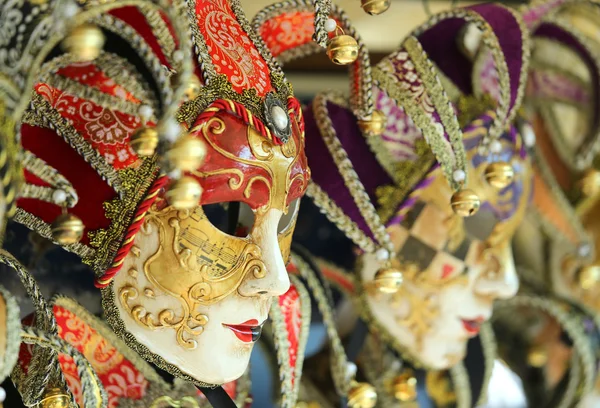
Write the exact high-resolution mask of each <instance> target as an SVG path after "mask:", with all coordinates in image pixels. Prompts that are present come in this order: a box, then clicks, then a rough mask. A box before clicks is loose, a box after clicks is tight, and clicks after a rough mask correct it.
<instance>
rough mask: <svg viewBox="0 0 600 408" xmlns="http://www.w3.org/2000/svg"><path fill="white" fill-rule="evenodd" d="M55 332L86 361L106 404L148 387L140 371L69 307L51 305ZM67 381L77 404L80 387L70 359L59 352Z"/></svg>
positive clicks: (136, 396) (136, 395)
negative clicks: (102, 388)
mask: <svg viewBox="0 0 600 408" xmlns="http://www.w3.org/2000/svg"><path fill="white" fill-rule="evenodd" d="M54 316H55V317H56V323H57V325H58V335H59V336H60V337H61V338H63V339H64V340H66V341H68V342H69V343H70V344H71V345H72V346H74V347H75V348H76V349H77V350H79V352H81V353H82V354H83V356H84V357H85V358H86V359H87V360H88V361H89V362H90V364H91V365H92V367H93V368H94V370H95V371H96V374H98V377H99V378H100V381H102V384H103V385H104V388H105V390H106V393H107V394H108V401H109V402H108V406H109V407H116V406H118V405H119V400H120V399H121V398H125V399H132V400H138V399H141V398H142V397H143V396H144V395H145V393H146V389H147V388H148V381H147V380H146V379H145V378H144V375H143V374H142V373H140V371H139V370H138V369H137V368H136V367H135V365H134V364H133V363H132V362H131V361H129V360H127V359H126V358H125V357H124V356H123V354H122V353H120V352H119V350H117V349H116V348H115V346H114V345H112V344H111V343H110V342H109V341H108V340H107V339H105V338H104V337H102V336H101V335H100V334H99V333H98V332H97V331H96V330H95V329H93V328H92V327H91V326H90V325H89V324H88V323H87V322H85V321H84V320H83V319H81V318H80V317H79V316H77V315H75V314H74V313H73V312H71V311H70V310H67V309H65V308H63V307H60V306H56V305H55V306H54ZM59 362H60V366H61V369H62V371H63V373H64V375H65V379H66V380H67V384H68V385H69V388H70V390H71V392H72V393H73V395H74V396H75V399H76V400H77V402H78V403H79V405H82V404H83V399H82V388H81V382H80V380H79V376H78V375H77V367H76V366H75V363H74V361H73V359H72V358H71V357H69V356H66V355H62V354H61V355H59Z"/></svg>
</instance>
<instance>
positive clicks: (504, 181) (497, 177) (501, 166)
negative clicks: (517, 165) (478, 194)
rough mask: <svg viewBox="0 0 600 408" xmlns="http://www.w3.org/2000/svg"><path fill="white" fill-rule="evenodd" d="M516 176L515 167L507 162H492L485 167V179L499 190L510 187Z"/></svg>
mask: <svg viewBox="0 0 600 408" xmlns="http://www.w3.org/2000/svg"><path fill="white" fill-rule="evenodd" d="M514 178H515V171H514V169H513V167H512V166H511V165H510V164H508V163H506V162H495V163H491V164H490V165H488V166H487V167H486V168H485V179H486V180H487V182H488V184H489V185H490V186H492V187H494V188H496V189H498V190H501V189H503V188H505V187H508V186H509V185H510V183H512V182H513V179H514Z"/></svg>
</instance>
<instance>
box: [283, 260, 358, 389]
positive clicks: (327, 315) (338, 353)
mask: <svg viewBox="0 0 600 408" xmlns="http://www.w3.org/2000/svg"><path fill="white" fill-rule="evenodd" d="M292 263H293V264H294V265H296V267H297V268H298V271H299V272H300V275H301V276H302V278H304V279H305V280H306V283H307V285H308V289H309V290H310V291H311V293H312V295H313V297H314V299H315V300H316V303H317V308H318V309H319V312H320V313H321V316H322V318H323V324H324V325H325V329H326V331H327V336H328V337H329V344H330V347H331V353H332V357H331V373H332V377H333V382H334V384H335V388H336V391H337V393H338V395H339V396H340V397H346V396H347V395H348V391H349V389H350V382H351V380H352V378H348V376H347V372H348V370H347V367H348V358H347V357H346V351H345V350H344V346H343V345H342V341H341V339H340V337H339V335H338V332H337V328H336V324H335V319H334V312H333V307H332V305H331V303H330V302H331V300H330V299H332V296H331V289H330V287H329V285H328V282H327V280H326V279H323V280H322V281H321V280H319V278H318V277H317V276H316V274H318V273H319V271H315V270H313V269H312V268H311V267H310V265H309V264H308V263H307V262H306V261H305V260H304V259H303V258H302V256H300V255H298V254H296V253H293V252H292Z"/></svg>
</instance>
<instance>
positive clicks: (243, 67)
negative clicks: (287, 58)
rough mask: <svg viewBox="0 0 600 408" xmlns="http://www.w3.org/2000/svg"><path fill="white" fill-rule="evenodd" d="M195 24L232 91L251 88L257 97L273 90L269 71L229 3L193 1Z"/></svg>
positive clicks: (217, 68)
mask: <svg viewBox="0 0 600 408" xmlns="http://www.w3.org/2000/svg"><path fill="white" fill-rule="evenodd" d="M196 21H197V23H198V29H199V30H200V32H201V33H202V35H203V36H204V38H205V41H206V46H207V48H208V53H209V54H210V56H211V58H212V62H213V64H214V66H215V70H216V71H217V73H218V74H225V75H227V77H228V78H229V81H230V82H231V85H232V86H233V89H234V90H235V91H237V92H242V91H243V90H245V89H255V90H256V91H257V93H258V95H260V96H265V95H266V94H267V93H268V92H271V91H272V90H273V86H272V84H271V79H270V77H269V68H268V66H267V63H266V61H265V60H264V59H263V57H262V56H261V55H260V53H259V52H258V49H257V48H256V46H255V45H254V44H253V42H252V41H251V40H250V37H249V36H248V34H247V33H246V32H245V31H244V29H243V28H242V26H241V24H240V23H239V22H238V21H237V20H236V18H235V17H234V13H233V11H232V10H231V5H230V4H229V1H226V0H196Z"/></svg>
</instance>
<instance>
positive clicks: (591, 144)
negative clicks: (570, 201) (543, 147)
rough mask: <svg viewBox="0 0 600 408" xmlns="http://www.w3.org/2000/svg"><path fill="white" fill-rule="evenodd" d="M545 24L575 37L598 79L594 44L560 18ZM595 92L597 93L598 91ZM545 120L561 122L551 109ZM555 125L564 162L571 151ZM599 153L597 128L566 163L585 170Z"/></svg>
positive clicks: (599, 58)
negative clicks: (592, 65)
mask: <svg viewBox="0 0 600 408" xmlns="http://www.w3.org/2000/svg"><path fill="white" fill-rule="evenodd" d="M544 22H545V23H549V24H554V25H556V26H558V27H559V28H561V29H563V30H565V31H567V32H568V33H570V34H571V35H572V36H574V37H575V38H576V39H577V41H578V42H579V43H580V44H581V45H582V46H583V48H584V49H585V50H586V51H587V53H588V54H589V55H590V56H591V58H592V60H593V63H594V66H595V68H596V71H595V72H591V73H590V74H591V75H592V76H596V77H598V76H600V71H598V70H600V53H599V52H598V51H597V47H596V46H594V44H593V43H592V42H591V41H590V40H589V39H588V38H587V37H585V35H583V34H582V33H581V32H580V31H579V30H577V29H576V28H575V27H573V26H572V25H571V24H569V23H567V22H566V21H564V20H561V19H558V18H546V19H545V20H544ZM594 91H596V92H597V91H598V90H594ZM590 115H591V116H592V118H593V117H594V116H595V115H596V112H590ZM544 118H545V119H548V118H552V120H553V121H556V120H559V119H557V118H555V117H554V115H553V114H551V113H550V112H549V109H548V111H546V112H544ZM555 123H556V122H555ZM555 123H553V126H548V130H549V133H550V135H551V137H552V139H553V141H554V143H555V144H557V146H558V147H557V149H556V150H557V152H559V154H560V155H561V157H562V158H563V160H564V159H565V157H564V152H568V151H570V149H569V148H565V146H566V140H565V137H564V135H562V134H561V133H560V127H559V126H556V125H555ZM555 132H556V133H555ZM561 152H562V153H561ZM598 152H600V127H597V128H596V129H593V128H592V129H590V133H589V134H588V135H587V137H586V138H585V140H584V142H583V143H582V144H581V146H580V147H579V148H578V149H577V152H576V153H575V157H572V158H571V160H570V161H568V160H567V161H565V163H566V164H567V165H568V166H570V167H571V166H573V164H574V168H575V169H577V170H580V171H581V170H585V169H586V168H588V167H590V166H591V165H592V162H593V160H594V157H595V156H596V155H597V154H598ZM571 163H573V164H571Z"/></svg>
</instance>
